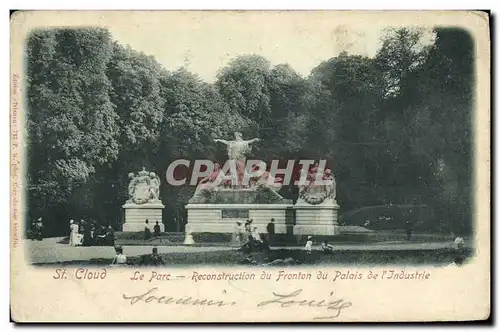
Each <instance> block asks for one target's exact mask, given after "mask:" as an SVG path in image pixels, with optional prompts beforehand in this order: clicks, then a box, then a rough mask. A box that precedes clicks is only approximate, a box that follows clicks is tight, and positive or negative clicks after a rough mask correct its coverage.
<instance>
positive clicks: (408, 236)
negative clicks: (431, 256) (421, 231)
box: [406, 220, 413, 241]
mask: <svg viewBox="0 0 500 332" xmlns="http://www.w3.org/2000/svg"><path fill="white" fill-rule="evenodd" d="M412 232H413V225H412V222H411V221H409V220H407V221H406V241H410V239H411V234H412Z"/></svg>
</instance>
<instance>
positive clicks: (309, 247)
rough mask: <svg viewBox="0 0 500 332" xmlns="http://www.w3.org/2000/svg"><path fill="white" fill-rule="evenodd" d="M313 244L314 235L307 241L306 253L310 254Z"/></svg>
mask: <svg viewBox="0 0 500 332" xmlns="http://www.w3.org/2000/svg"><path fill="white" fill-rule="evenodd" d="M312 245H313V241H312V236H309V237H307V242H306V247H305V250H306V253H307V254H308V255H310V254H311V252H312Z"/></svg>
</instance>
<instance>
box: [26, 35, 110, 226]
mask: <svg viewBox="0 0 500 332" xmlns="http://www.w3.org/2000/svg"><path fill="white" fill-rule="evenodd" d="M26 52H27V57H28V64H27V71H28V112H27V118H28V119H27V122H28V133H29V140H28V142H29V143H28V154H29V156H30V162H29V166H28V179H29V188H28V201H29V202H30V209H31V211H30V212H31V213H30V214H31V216H32V217H33V216H34V215H35V214H36V215H40V214H43V215H46V216H48V219H57V218H67V217H68V216H67V214H66V213H65V211H64V210H65V209H58V210H57V209H56V210H52V209H51V206H54V205H55V206H60V205H61V204H64V203H66V205H67V204H69V206H67V209H66V210H71V211H73V213H75V214H79V213H83V212H82V210H85V209H86V208H88V207H90V206H91V205H92V204H93V199H92V191H91V190H90V188H89V187H88V186H87V184H88V183H89V182H90V181H92V178H93V176H94V174H95V171H96V168H97V167H99V166H101V165H104V164H106V163H108V162H111V161H113V160H115V159H116V157H117V155H118V142H117V135H118V123H117V119H118V116H117V114H116V113H115V111H114V108H113V105H112V103H111V101H110V99H109V90H110V82H109V80H108V78H107V77H106V66H107V63H108V61H109V59H110V57H111V53H112V48H111V37H110V34H109V32H108V31H106V30H104V29H93V28H92V29H90V28H89V29H49V30H37V31H34V32H33V33H32V34H31V35H30V36H29V38H28V41H27V51H26ZM85 188H87V189H85ZM75 192H80V193H81V194H80V195H79V197H80V199H71V196H72V195H74V194H75ZM73 197H75V196H73ZM72 202H73V203H72ZM65 221H67V220H65ZM50 222H51V221H50V220H49V223H50ZM53 222H54V223H56V222H60V220H57V221H53ZM49 226H50V225H49Z"/></svg>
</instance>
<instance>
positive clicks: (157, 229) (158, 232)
mask: <svg viewBox="0 0 500 332" xmlns="http://www.w3.org/2000/svg"><path fill="white" fill-rule="evenodd" d="M153 232H154V236H155V237H157V236H160V233H161V228H160V224H159V223H158V220H157V221H156V224H155V227H153Z"/></svg>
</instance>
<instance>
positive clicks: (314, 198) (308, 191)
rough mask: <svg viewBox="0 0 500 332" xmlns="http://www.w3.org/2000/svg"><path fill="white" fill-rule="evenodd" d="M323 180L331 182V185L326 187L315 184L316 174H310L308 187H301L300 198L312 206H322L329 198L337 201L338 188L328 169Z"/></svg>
mask: <svg viewBox="0 0 500 332" xmlns="http://www.w3.org/2000/svg"><path fill="white" fill-rule="evenodd" d="M322 178H323V180H329V181H330V184H328V185H325V184H317V183H315V179H316V173H315V172H310V173H309V174H308V175H307V179H308V181H310V182H309V183H308V184H307V185H301V186H299V198H302V199H303V200H304V201H306V202H307V203H308V204H311V205H317V204H321V203H323V202H324V201H325V200H326V199H327V198H333V199H335V197H336V195H337V192H336V191H337V190H336V189H337V188H336V187H337V186H336V183H335V178H334V176H333V174H332V173H331V170H329V169H326V170H325V174H324V175H323V176H322Z"/></svg>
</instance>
